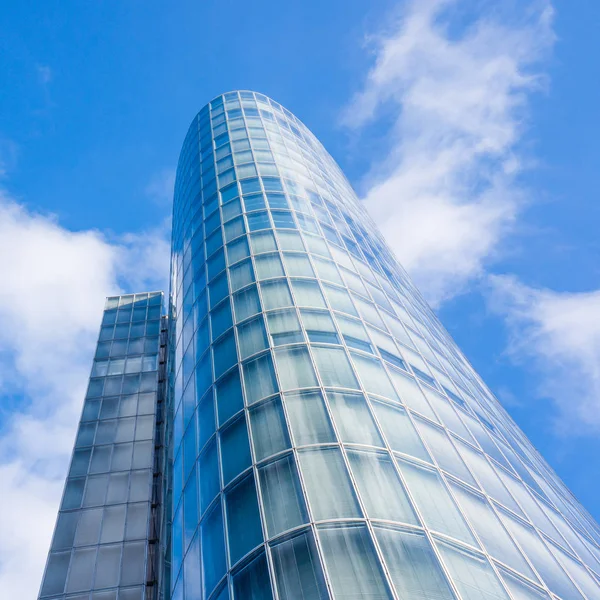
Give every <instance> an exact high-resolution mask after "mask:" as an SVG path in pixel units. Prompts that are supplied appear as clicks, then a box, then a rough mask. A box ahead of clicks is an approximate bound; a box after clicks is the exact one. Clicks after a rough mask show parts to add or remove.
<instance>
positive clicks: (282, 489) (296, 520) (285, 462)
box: [259, 455, 308, 537]
mask: <svg viewBox="0 0 600 600" xmlns="http://www.w3.org/2000/svg"><path fill="white" fill-rule="evenodd" d="M259 478H260V487H261V490H262V499H263V502H264V508H265V515H266V518H267V533H268V535H269V537H273V536H275V535H277V534H278V533H281V532H283V531H286V530H287V529H291V528H292V527H297V526H298V525H301V524H302V523H306V522H307V520H308V518H307V514H306V508H305V506H304V496H303V494H302V490H301V489H300V481H299V479H298V473H297V471H296V464H295V462H294V459H293V457H292V456H291V455H287V456H285V457H284V458H280V459H279V460H276V461H275V462H272V463H269V464H268V465H265V466H264V467H261V468H260V470H259Z"/></svg>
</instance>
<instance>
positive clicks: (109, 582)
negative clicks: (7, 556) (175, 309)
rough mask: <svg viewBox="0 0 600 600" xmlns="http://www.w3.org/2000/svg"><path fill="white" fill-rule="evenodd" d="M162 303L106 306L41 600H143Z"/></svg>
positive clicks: (129, 300) (151, 298)
mask: <svg viewBox="0 0 600 600" xmlns="http://www.w3.org/2000/svg"><path fill="white" fill-rule="evenodd" d="M162 299H163V295H162V293H161V292H154V293H150V294H148V293H145V294H135V295H127V296H117V297H111V298H108V299H107V301H106V306H105V310H104V314H103V318H102V325H101V329H100V336H99V340H98V345H97V347H96V354H95V357H94V362H93V367H92V373H91V378H90V382H89V386H88V391H87V394H86V398H85V402H84V405H83V412H82V416H81V421H80V424H79V430H78V432H77V437H76V441H75V449H74V451H73V457H72V460H71V465H70V469H69V473H68V477H67V481H66V485H65V490H64V494H63V498H62V503H61V506H60V511H59V514H58V520H57V523H56V529H55V532H54V537H53V540H52V545H51V550H50V555H49V558H48V564H47V567H46V572H45V575H44V579H43V582H42V588H41V592H40V598H42V599H43V600H50V599H51V598H52V599H53V600H54V599H56V600H59V599H60V600H63V599H72V600H100V599H102V600H143V599H144V598H146V595H145V584H146V582H147V580H148V569H149V568H150V567H149V566H148V565H147V554H148V539H149V531H150V529H151V521H152V514H151V502H152V483H153V481H152V479H153V467H154V458H155V457H154V446H155V427H156V410H157V387H158V355H159V343H160V342H159V332H160V331H159V330H160V319H161V311H162Z"/></svg>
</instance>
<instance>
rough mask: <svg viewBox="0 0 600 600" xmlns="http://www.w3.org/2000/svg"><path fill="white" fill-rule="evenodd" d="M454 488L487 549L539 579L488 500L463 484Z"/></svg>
mask: <svg viewBox="0 0 600 600" xmlns="http://www.w3.org/2000/svg"><path fill="white" fill-rule="evenodd" d="M452 490H453V491H454V494H455V496H456V498H457V500H458V503H459V505H460V506H462V512H463V514H464V515H466V516H467V519H468V520H469V521H470V522H471V525H472V526H473V528H474V529H475V532H476V533H477V535H478V536H479V539H480V540H481V541H482V543H483V545H484V547H485V549H486V550H487V551H488V552H489V553H490V554H491V555H492V556H493V557H494V558H497V559H499V560H500V561H502V562H503V563H505V564H507V565H508V566H509V567H512V568H513V569H515V571H519V572H520V573H523V575H526V576H527V577H529V578H530V579H533V580H534V581H537V578H536V576H535V575H534V573H533V571H532V570H531V569H530V568H529V566H528V564H527V563H526V562H525V559H524V558H523V556H522V555H521V553H520V552H519V550H518V549H517V547H516V546H515V544H514V542H513V541H512V539H511V537H510V536H509V535H508V533H507V532H506V530H505V529H504V527H503V526H502V524H501V523H500V521H499V520H498V517H497V516H496V515H495V514H494V512H493V511H492V508H491V506H490V505H489V504H488V502H487V501H486V500H485V499H484V498H483V497H482V496H479V495H478V494H473V493H471V492H470V491H467V490H466V489H465V488H463V487H461V486H458V485H452Z"/></svg>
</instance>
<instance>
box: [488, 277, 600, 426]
mask: <svg viewBox="0 0 600 600" xmlns="http://www.w3.org/2000/svg"><path fill="white" fill-rule="evenodd" d="M489 286H490V287H489V300H490V306H491V308H492V310H493V311H494V312H496V313H497V314H499V315H501V316H502V317H503V318H504V319H505V320H506V323H507V325H508V328H509V334H510V343H509V348H508V352H509V355H510V356H511V357H512V358H513V359H514V360H515V361H517V362H519V363H522V364H526V365H527V366H528V368H529V370H533V371H537V373H538V374H539V376H540V381H541V383H540V384H539V389H538V393H539V394H540V395H541V396H544V397H546V398H550V399H551V400H552V401H553V402H554V403H555V406H556V418H555V419H554V423H555V431H556V433H558V434H561V435H570V436H572V435H577V434H597V433H598V431H600V290H595V291H591V292H580V293H568V292H555V291H552V290H548V289H543V288H533V287H528V286H526V285H524V284H523V283H521V282H519V281H518V280H517V279H516V278H515V277H511V276H500V275H496V276H491V277H490V278H489Z"/></svg>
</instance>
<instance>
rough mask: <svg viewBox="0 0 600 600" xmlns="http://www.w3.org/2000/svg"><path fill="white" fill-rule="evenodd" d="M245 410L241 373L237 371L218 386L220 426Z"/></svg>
mask: <svg viewBox="0 0 600 600" xmlns="http://www.w3.org/2000/svg"><path fill="white" fill-rule="evenodd" d="M242 408H244V399H243V397H242V386H241V383H240V373H239V371H238V369H235V371H233V372H232V373H229V374H228V375H226V376H225V378H223V379H221V381H220V382H219V383H218V384H217V412H218V414H219V424H222V423H224V422H225V421H227V419H229V418H230V417H232V416H233V415H234V414H235V413H237V412H238V411H239V410H241V409H242Z"/></svg>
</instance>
